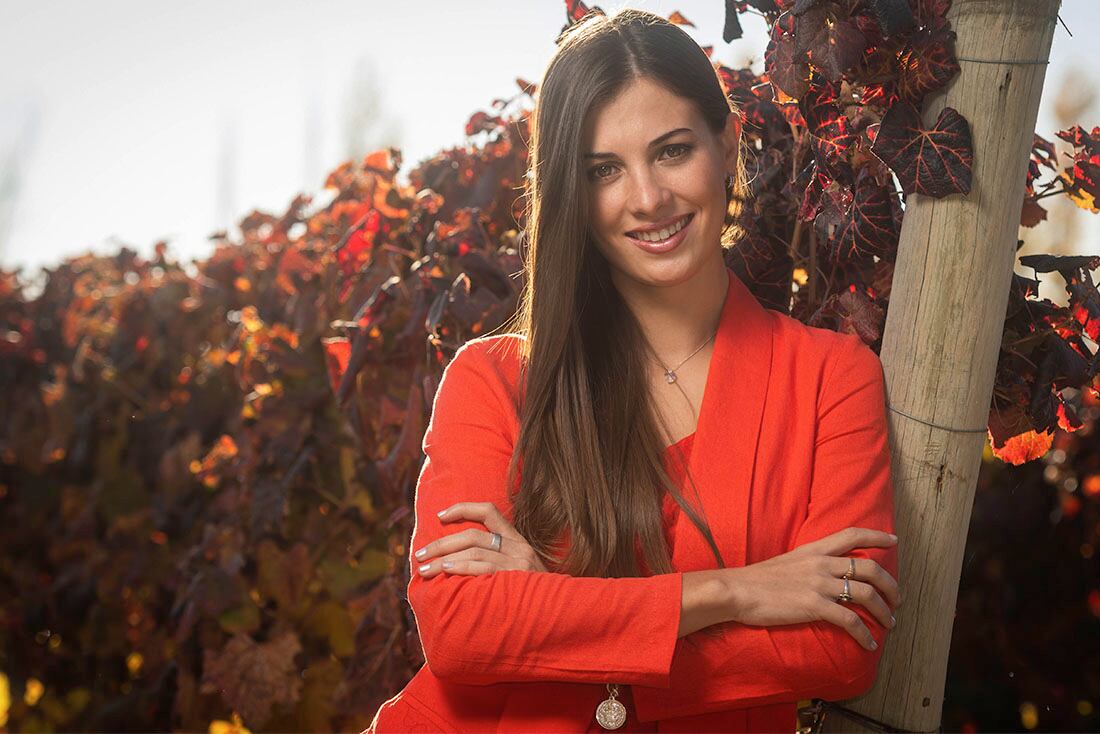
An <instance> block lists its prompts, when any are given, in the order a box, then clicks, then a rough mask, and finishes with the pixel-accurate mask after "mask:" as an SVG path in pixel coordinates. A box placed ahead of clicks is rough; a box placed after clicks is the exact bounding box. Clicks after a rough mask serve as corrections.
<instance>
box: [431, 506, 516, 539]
mask: <svg viewBox="0 0 1100 734" xmlns="http://www.w3.org/2000/svg"><path fill="white" fill-rule="evenodd" d="M438 514H439V519H440V521H442V522H456V521H458V520H473V521H475V522H479V523H481V524H482V525H484V526H485V527H487V528H489V530H491V531H492V532H494V533H500V534H501V535H502V536H503V537H505V538H512V539H515V538H518V537H520V536H519V534H518V533H517V532H516V529H515V528H514V527H512V523H510V522H508V520H507V518H505V517H504V515H503V514H502V513H501V512H500V510H498V509H497V506H496V505H495V504H493V503H492V502H459V503H458V504H454V505H451V506H450V507H446V508H444V509H442V510H440V511H439V513H438Z"/></svg>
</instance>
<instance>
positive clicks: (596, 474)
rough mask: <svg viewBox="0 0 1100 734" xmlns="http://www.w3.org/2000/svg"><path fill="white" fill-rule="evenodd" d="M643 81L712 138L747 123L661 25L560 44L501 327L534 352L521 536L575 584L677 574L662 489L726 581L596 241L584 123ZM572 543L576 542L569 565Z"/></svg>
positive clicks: (733, 191) (523, 423)
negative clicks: (518, 275) (679, 475)
mask: <svg viewBox="0 0 1100 734" xmlns="http://www.w3.org/2000/svg"><path fill="white" fill-rule="evenodd" d="M639 77H646V78H648V79H652V80H654V81H656V82H658V83H660V84H662V85H664V86H665V87H666V88H667V89H669V90H671V91H672V92H674V93H675V94H678V95H680V96H681V97H684V98H686V99H688V100H690V101H691V102H693V103H694V104H695V105H696V107H697V109H698V110H699V112H700V113H701V115H702V117H703V118H704V119H705V120H706V123H707V126H708V127H709V129H710V130H711V131H712V133H714V134H715V135H718V134H719V133H721V131H722V130H723V128H724V126H725V123H726V118H727V116H728V115H730V114H737V111H736V110H735V109H734V107H733V105H732V104H731V102H730V100H729V98H728V95H727V92H726V90H725V88H724V86H723V85H722V82H721V80H720V78H719V77H718V74H717V73H716V71H715V69H714V67H713V65H712V64H711V62H710V60H709V59H708V58H707V55H706V53H705V52H704V51H703V50H702V49H701V48H700V47H699V45H698V44H697V43H696V42H695V41H694V40H693V39H692V38H691V37H690V36H689V35H687V34H686V33H685V32H684V31H683V30H681V29H680V28H678V27H677V26H675V25H674V24H672V23H670V22H668V21H667V20H665V19H663V18H661V17H660V16H657V15H654V14H652V13H648V12H644V11H640V10H634V9H625V10H621V11H619V12H618V13H616V14H615V15H612V16H607V15H604V14H602V13H589V14H588V15H587V16H585V17H584V18H583V19H581V20H580V21H579V22H577V23H576V24H574V25H573V26H572V27H570V28H569V29H567V30H566V31H565V32H564V33H563V34H562V36H561V37H560V38H559V39H558V48H557V50H556V51H555V53H554V55H553V56H552V58H551V59H550V61H549V63H548V65H547V67H546V70H545V72H544V74H543V78H542V81H541V83H540V84H539V87H538V92H537V99H536V102H535V108H534V111H533V113H532V116H531V130H532V132H531V139H530V144H529V150H530V156H529V161H530V171H529V175H528V177H527V181H526V184H525V196H526V226H525V232H524V241H525V243H526V250H525V252H524V271H525V276H526V281H525V285H524V291H523V296H522V300H521V304H520V308H519V310H518V312H517V313H516V315H515V316H514V317H513V318H512V319H511V320H510V321H509V323H507V324H506V325H505V326H506V328H507V329H508V330H510V331H512V332H515V333H519V334H522V335H523V336H524V337H526V339H525V340H522V344H523V347H522V348H521V352H522V365H523V366H522V369H521V379H520V385H521V387H520V394H521V398H520V401H519V405H518V406H517V407H518V411H519V415H520V433H519V438H518V441H517V444H516V450H515V452H514V454H513V456H512V463H511V466H510V468H509V476H508V486H509V487H513V488H515V490H516V493H515V495H514V497H513V500H514V502H513V507H514V516H513V524H514V525H515V527H516V529H517V531H519V533H520V534H521V535H523V537H524V538H525V539H526V540H527V541H528V543H529V544H530V545H531V547H532V548H533V549H534V550H535V551H536V552H537V553H538V554H539V555H540V556H541V557H542V559H543V561H544V563H545V564H546V566H547V568H550V569H552V570H557V571H559V572H562V573H567V574H570V575H574V576H600V577H625V576H639V575H641V573H642V569H641V568H640V567H639V565H638V563H637V559H636V555H635V554H636V544H637V547H640V549H641V552H642V557H643V558H644V559H645V564H646V566H647V567H648V568H649V570H650V572H651V573H654V574H658V573H668V572H670V571H671V570H672V568H671V558H670V555H669V549H668V546H667V543H666V542H665V539H664V535H663V533H662V528H661V497H662V490H663V489H667V490H668V491H669V492H670V493H671V494H672V496H673V497H674V498H675V500H676V502H677V503H679V505H680V507H681V508H682V509H683V511H684V512H685V513H686V514H687V515H688V517H689V518H690V519H691V521H692V522H693V523H695V525H696V526H697V527H698V528H699V530H700V532H702V533H703V535H704V536H705V537H706V538H707V541H708V542H709V544H710V547H711V550H712V552H713V553H714V555H715V558H716V559H717V561H718V565H719V566H724V565H725V564H724V562H723V561H722V558H721V554H720V553H719V551H718V548H717V546H716V545H715V543H714V540H713V538H712V537H711V534H710V529H709V527H708V526H707V524H706V522H705V519H704V518H702V517H700V515H699V512H698V511H697V508H696V507H693V506H691V505H690V504H689V503H688V502H686V501H685V500H684V498H683V497H682V496H681V494H680V492H679V491H678V490H677V488H676V486H675V483H674V482H673V481H672V480H671V478H670V477H669V476H668V475H667V473H666V472H665V467H664V463H663V455H664V444H663V439H662V435H661V433H660V432H659V431H658V424H657V421H658V420H659V418H658V416H657V412H656V410H655V409H654V408H653V406H652V402H651V400H650V396H649V388H648V385H647V380H646V362H645V352H644V351H643V350H644V349H645V343H644V339H643V334H642V331H641V328H640V325H639V324H638V322H637V320H636V319H635V317H634V315H633V314H632V312H631V311H630V309H629V308H628V307H627V306H626V303H625V302H624V301H623V300H622V298H621V297H620V295H619V294H618V292H617V290H616V288H615V287H614V286H613V285H612V283H611V280H610V276H609V266H608V264H607V261H606V260H605V259H604V257H603V256H602V255H601V254H600V252H599V251H598V249H597V248H596V247H595V245H594V243H593V242H592V241H591V236H590V233H589V209H588V201H587V195H586V189H585V179H584V169H583V167H582V155H583V151H582V150H581V141H582V129H583V125H584V121H585V120H586V118H587V116H588V115H589V114H591V113H592V111H593V110H594V109H596V108H597V107H598V106H600V105H602V104H605V103H607V102H609V101H610V100H611V99H612V98H614V97H615V96H616V95H617V94H618V93H619V92H620V91H622V90H623V89H624V88H625V87H626V86H627V84H628V83H630V82H631V81H632V80H634V79H637V78H639ZM741 158H742V156H740V155H739V156H738V173H737V177H736V181H735V182H734V185H733V186H732V187H727V202H729V204H728V211H727V217H726V227H725V229H724V230H723V233H722V237H721V246H722V247H723V248H729V247H731V246H733V244H734V243H735V242H736V240H737V237H738V234H739V233H738V230H737V228H736V226H735V221H736V215H737V213H738V207H739V203H738V202H739V201H740V198H741V197H740V192H741V191H742V190H743V188H744V169H743V166H742V165H741ZM521 457H522V458H521ZM519 467H522V471H520V472H519V475H520V479H521V482H520V484H519V486H517V484H516V477H517V468H519ZM689 481H690V478H689ZM692 486H694V483H693V482H692ZM566 531H568V533H569V538H568V539H565V538H563V537H562V535H563V533H565V532H566ZM563 540H568V541H569V542H568V551H567V552H566V553H563V552H562V547H561V545H560V544H559V543H560V542H561V541H563Z"/></svg>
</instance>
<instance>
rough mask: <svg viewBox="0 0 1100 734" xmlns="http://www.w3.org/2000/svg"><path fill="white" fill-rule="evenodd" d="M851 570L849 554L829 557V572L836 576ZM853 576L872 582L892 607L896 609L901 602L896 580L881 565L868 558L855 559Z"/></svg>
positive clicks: (841, 575)
mask: <svg viewBox="0 0 1100 734" xmlns="http://www.w3.org/2000/svg"><path fill="white" fill-rule="evenodd" d="M851 570H852V563H851V556H847V557H840V558H835V559H834V558H831V557H830V558H829V572H830V573H831V574H832V575H834V576H836V577H838V578H839V577H843V576H844V574H846V573H848V572H849V571H851ZM853 578H856V579H858V580H860V581H865V582H867V583H869V584H873V585H874V586H875V587H877V588H878V590H879V591H881V592H882V593H883V594H885V595H886V599H887V600H888V601H889V604H890V606H891V607H892V608H894V609H897V607H898V605H899V604H901V590H900V589H899V587H898V582H897V581H896V580H895V579H894V577H893V576H891V575H890V574H889V573H887V572H886V569H884V568H883V567H882V566H880V565H879V564H878V563H876V562H875V561H873V560H871V559H870V558H857V559H856V574H855V576H854V577H853Z"/></svg>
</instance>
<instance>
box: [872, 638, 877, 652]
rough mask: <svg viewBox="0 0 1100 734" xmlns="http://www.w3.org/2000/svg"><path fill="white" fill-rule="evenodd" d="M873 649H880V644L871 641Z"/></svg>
mask: <svg viewBox="0 0 1100 734" xmlns="http://www.w3.org/2000/svg"><path fill="white" fill-rule="evenodd" d="M871 649H872V650H877V649H878V643H877V642H875V641H874V640H871Z"/></svg>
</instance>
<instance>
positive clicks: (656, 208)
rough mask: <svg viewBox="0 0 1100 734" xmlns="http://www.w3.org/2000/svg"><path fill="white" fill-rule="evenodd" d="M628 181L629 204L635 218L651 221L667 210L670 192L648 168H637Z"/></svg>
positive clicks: (658, 176)
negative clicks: (630, 188)
mask: <svg viewBox="0 0 1100 734" xmlns="http://www.w3.org/2000/svg"><path fill="white" fill-rule="evenodd" d="M630 181H631V187H632V190H631V192H630V202H631V206H632V208H633V210H634V211H633V214H634V215H635V216H636V217H638V218H639V219H651V218H654V217H657V216H658V215H660V214H661V212H663V211H665V210H666V209H667V207H668V204H669V202H670V201H671V200H672V192H671V191H669V189H668V187H667V186H666V185H665V183H664V182H663V181H662V180H661V177H660V175H659V174H658V173H655V172H654V171H653V170H651V169H649V168H639V169H637V170H636V171H635V172H634V174H633V175H632V176H631V177H630Z"/></svg>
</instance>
